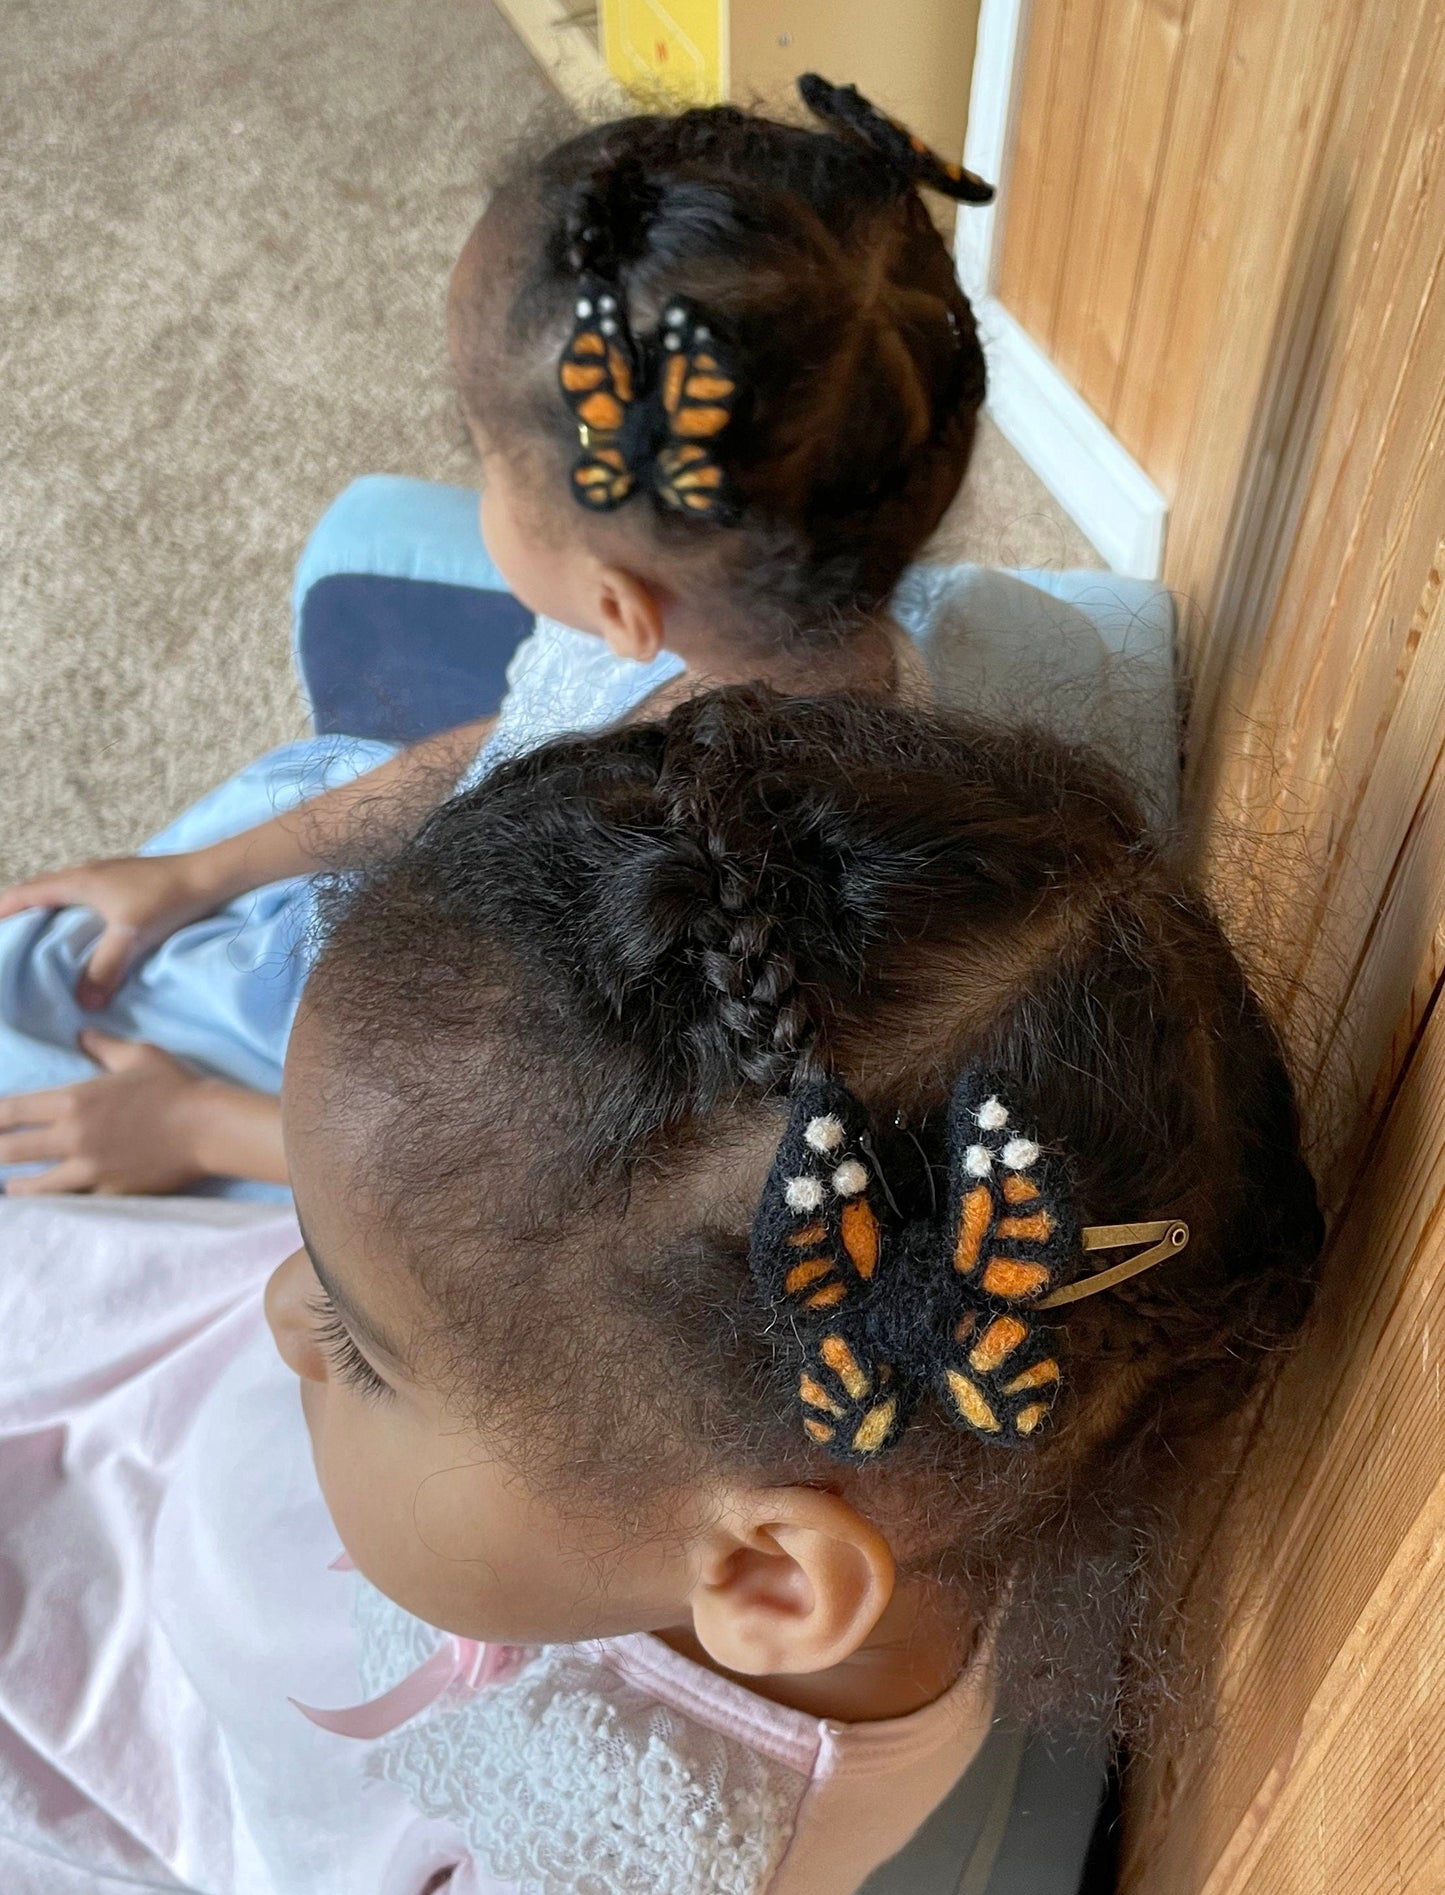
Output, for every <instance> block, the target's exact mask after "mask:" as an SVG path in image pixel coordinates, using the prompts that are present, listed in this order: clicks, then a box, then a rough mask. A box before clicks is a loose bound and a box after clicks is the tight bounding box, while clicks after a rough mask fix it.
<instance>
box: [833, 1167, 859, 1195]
mask: <svg viewBox="0 0 1445 1895" xmlns="http://www.w3.org/2000/svg"><path fill="white" fill-rule="evenodd" d="M867 1183H868V1168H867V1166H866V1165H860V1164H859V1162H858V1160H857V1159H856V1158H845V1159H844V1160H843V1162H842V1164H841V1165H839V1167H838V1169H837V1170H836V1171H835V1172H834V1173H833V1189H834V1190H835V1191H836V1192H837V1193H838V1196H839V1197H840V1198H856V1197H857V1195H858V1193H859V1192H860V1191H861V1190H863V1188H864V1186H865V1185H866V1184H867Z"/></svg>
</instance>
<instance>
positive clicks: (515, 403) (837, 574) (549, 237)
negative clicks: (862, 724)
mask: <svg viewBox="0 0 1445 1895" xmlns="http://www.w3.org/2000/svg"><path fill="white" fill-rule="evenodd" d="M488 232H492V233H495V234H496V236H497V242H498V246H499V253H500V254H502V255H504V256H505V259H506V267H505V269H504V270H503V271H501V272H500V273H499V272H497V271H496V270H495V269H494V268H492V267H490V266H487V267H484V265H483V263H482V261H481V258H480V253H479V261H478V266H477V269H476V271H475V272H474V275H475V279H476V289H475V292H474V294H475V296H476V298H477V307H476V309H475V310H473V312H472V314H471V315H470V316H467V315H465V313H464V317H463V320H462V322H461V324H460V325H459V327H460V329H461V331H462V333H463V334H464V336H465V338H466V340H465V343H464V345H463V346H462V347H461V349H460V350H459V359H458V370H459V374H460V379H461V384H462V394H463V399H464V401H465V402H466V404H467V405H468V407H469V408H470V409H471V411H472V412H473V413H474V414H475V415H476V416H477V417H478V418H479V420H480V421H481V423H482V424H483V426H484V428H485V430H486V432H487V434H488V436H489V437H491V438H494V439H497V438H499V439H500V440H501V441H502V442H503V443H504V444H505V442H506V441H507V439H508V438H509V437H511V438H513V439H518V440H520V439H522V438H526V439H529V440H531V441H533V442H537V443H544V444H547V446H548V447H549V449H550V453H549V454H547V455H545V456H543V457H542V458H541V459H540V460H539V463H538V465H539V473H538V475H537V478H538V479H540V480H543V481H545V482H546V483H547V484H548V486H549V488H550V489H551V490H552V491H555V493H556V494H557V495H558V496H559V497H564V498H565V495H566V490H567V482H568V468H569V467H570V465H571V462H572V459H573V458H574V457H575V454H576V451H577V430H576V426H575V423H574V418H573V416H572V415H571V413H570V412H569V410H568V408H567V406H566V404H565V403H564V402H563V401H562V400H560V399H559V397H558V390H557V364H558V361H559V359H560V357H561V354H562V351H563V349H564V347H565V345H566V342H567V338H568V335H569V333H570V330H571V326H572V323H573V321H574V320H575V312H576V307H577V300H578V295H579V290H580V289H581V288H582V286H583V285H586V284H589V283H590V282H591V281H593V280H599V281H605V282H607V283H608V284H610V285H613V286H615V289H616V293H617V295H618V297H619V300H620V302H621V304H622V307H623V309H624V310H625V313H626V316H627V318H628V321H629V323H630V325H631V328H632V330H633V331H634V333H636V334H638V335H642V334H644V333H650V332H652V331H654V330H655V328H656V326H657V324H658V322H659V320H660V317H661V314H662V312H663V311H664V310H665V309H666V307H667V306H668V304H669V302H670V301H672V300H674V299H683V300H685V301H686V302H687V303H688V304H689V305H691V306H695V307H696V308H698V309H699V310H701V311H703V312H705V314H706V319H707V321H708V322H709V323H715V326H716V328H717V331H718V334H719V335H720V336H721V337H725V338H726V341H727V345H728V360H729V363H730V365H731V370H732V372H733V373H734V374H735V376H736V381H737V385H738V390H739V398H738V404H737V409H736V412H735V413H734V415H733V416H732V418H731V421H730V423H729V427H728V431H727V436H726V440H725V441H724V442H723V443H722V445H721V447H720V450H719V460H720V463H721V465H722V468H723V472H724V474H725V476H726V480H727V484H728V488H729V492H730V495H731V496H732V497H733V500H734V502H735V504H733V505H731V506H730V507H729V508H728V509H727V512H726V516H725V518H724V517H723V516H721V515H716V516H708V517H705V518H702V517H695V516H694V517H690V516H688V515H687V514H685V513H682V512H680V511H679V510H678V509H676V508H675V507H674V508H669V507H668V506H667V505H665V504H664V503H663V501H662V500H661V499H660V498H659V497H658V496H657V495H656V494H652V495H650V496H648V497H643V498H640V499H639V501H638V502H637V503H636V506H637V507H638V509H639V510H640V509H641V508H648V509H649V510H650V526H651V530H652V531H653V532H654V533H655V534H656V535H657V537H658V540H659V542H660V545H661V546H662V548H663V549H664V551H666V550H669V549H671V550H675V551H676V552H677V553H678V554H679V555H684V556H686V557H687V559H688V560H689V562H690V563H689V565H688V569H687V570H688V575H689V577H688V583H689V586H690V588H691V589H692V590H693V591H694V592H695V593H697V594H698V595H700V597H701V598H702V601H703V602H704V603H705V604H706V606H707V608H708V610H709V612H710V614H711V615H712V616H713V617H714V618H715V620H716V621H717V622H719V623H722V624H726V625H728V626H729V628H730V629H732V630H734V631H735V632H737V633H738V635H740V636H741V637H743V638H745V639H747V640H748V641H749V642H751V643H752V644H754V645H772V646H776V645H777V644H779V643H786V642H788V641H789V640H792V639H795V638H802V639H803V640H805V641H806V640H808V639H810V638H811V639H816V640H821V639H832V638H835V637H836V636H838V635H839V633H840V632H842V631H846V630H847V629H848V628H849V626H850V625H852V624H854V623H857V622H859V621H860V620H866V619H868V618H871V617H873V616H875V615H876V614H877V613H878V611H879V610H881V609H882V608H883V607H884V605H885V604H886V601H887V600H888V598H889V596H890V595H891V593H892V591H893V589H894V587H895V586H896V584H897V582H898V579H899V578H900V576H901V574H902V572H903V570H904V568H905V567H906V566H907V565H908V563H909V562H910V561H911V560H912V559H913V558H914V556H915V555H916V554H917V552H918V551H919V549H920V547H921V546H922V544H923V543H924V541H925V540H926V539H927V537H928V536H929V534H930V533H931V532H932V531H933V529H934V527H935V526H936V524H937V523H938V521H939V519H940V518H941V517H942V515H943V513H944V511H945V509H946V508H947V506H948V504H949V502H950V501H951V500H952V498H953V496H954V494H955V493H956V491H957V489H958V486H959V484H960V482H961V480H962V478H963V475H964V471H965V469H966V467H967V464H968V460H969V457H970V454H971V452H972V446H973V439H974V432H975V428H976V424H977V416H978V411H979V408H980V406H981V404H982V401H983V397H984V392H985V371H984V361H983V354H982V351H981V348H980V346H979V341H978V335H977V330H976V327H975V324H974V318H973V313H972V310H971V308H970V306H969V303H968V300H967V298H966V297H965V296H964V294H963V292H962V290H961V289H960V287H959V284H958V281H957V277H956V275H955V272H954V268H953V263H952V259H951V256H950V254H949V251H948V248H947V246H946V245H945V243H944V242H943V239H942V238H941V236H940V235H939V232H938V230H937V229H936V227H935V226H934V224H933V222H932V219H931V217H930V216H929V213H928V211H927V209H926V208H925V206H924V203H923V201H922V199H921V197H920V196H919V193H918V191H917V190H916V189H915V188H914V187H913V184H912V182H911V181H910V180H909V179H908V178H907V177H906V176H904V175H903V174H902V173H901V172H900V170H899V168H898V166H897V165H896V164H894V163H892V162H890V161H889V160H888V159H887V158H886V157H885V156H884V155H883V154H882V153H881V152H880V151H878V150H877V149H875V148H873V147H872V146H870V145H869V144H868V143H867V142H866V141H865V140H862V139H860V138H858V137H856V136H854V135H853V134H852V133H851V132H846V131H834V130H829V129H814V128H804V127H802V126H798V125H788V124H782V123H779V122H776V121H774V120H771V119H767V118H764V117H761V116H758V115H756V114H752V113H748V112H744V111H741V110H739V109H738V108H737V107H733V106H719V107H710V108H697V109H694V110H691V111H687V112H683V113H681V114H678V115H677V116H664V115H643V116H638V117H633V118H627V119H621V120H617V121H615V122H613V123H610V124H606V125H603V126H600V127H597V128H594V129H592V130H589V131H585V132H583V133H580V134H579V135H578V136H576V137H574V138H572V139H569V140H568V141H566V142H565V143H563V144H561V145H559V146H557V147H555V148H554V149H552V150H551V151H548V152H546V153H545V154H544V155H542V156H541V158H540V159H537V160H534V161H533V162H531V163H529V164H526V165H524V166H522V167H521V168H519V169H518V170H517V171H516V172H515V173H514V174H513V175H512V176H511V177H510V178H509V179H507V180H506V181H504V182H503V184H502V185H501V186H500V187H499V189H498V191H497V193H496V196H495V198H494V201H493V206H492V209H491V210H490V211H489V213H488V216H487V218H486V219H485V220H484V222H483V226H482V227H480V234H479V237H478V239H477V241H478V242H479V243H485V242H486V241H487V233H488ZM634 517H635V516H634ZM700 559H705V560H707V561H710V562H711V564H706V563H704V564H701V565H700V564H699V563H698V562H699V560H700Z"/></svg>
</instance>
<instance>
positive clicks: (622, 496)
mask: <svg viewBox="0 0 1445 1895" xmlns="http://www.w3.org/2000/svg"><path fill="white" fill-rule="evenodd" d="M557 380H558V382H559V384H560V385H561V389H562V395H563V398H564V400H565V401H566V403H567V405H568V407H569V408H570V409H571V410H572V412H573V414H574V415H575V416H576V417H577V431H578V434H579V436H580V439H581V442H582V452H581V454H580V455H579V457H578V459H577V461H576V462H575V463H574V465H573V468H572V492H573V494H574V495H575V496H576V498H577V499H578V500H580V501H581V503H582V505H583V506H584V507H591V508H592V509H593V510H594V511H595V512H599V513H606V512H610V511H611V510H612V509H613V508H614V507H620V506H621V505H622V503H623V501H624V500H626V499H627V498H628V497H629V496H630V495H631V494H632V493H633V492H634V490H635V489H636V486H637V479H636V476H635V475H634V474H633V472H632V470H631V468H630V467H629V466H628V464H627V458H626V456H625V454H624V453H623V451H622V431H623V428H624V426H625V425H626V422H627V416H628V411H629V410H630V408H631V407H632V405H633V403H634V402H635V401H636V399H637V393H636V384H637V376H636V371H635V366H634V363H633V356H632V348H631V345H630V343H629V340H628V337H627V335H626V332H625V329H624V327H623V324H622V318H621V315H620V312H619V310H618V305H617V299H616V298H615V297H614V296H612V295H610V294H608V293H606V292H601V293H598V294H595V295H587V296H581V297H579V298H578V300H577V321H576V325H575V327H574V328H573V331H572V334H571V336H570V338H569V339H568V342H567V346H566V348H565V349H564V350H563V351H562V359H561V361H560V362H559V363H558V366H557Z"/></svg>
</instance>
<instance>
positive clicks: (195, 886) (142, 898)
mask: <svg viewBox="0 0 1445 1895" xmlns="http://www.w3.org/2000/svg"><path fill="white" fill-rule="evenodd" d="M204 860H205V858H204V856H202V855H129V856H116V857H114V858H112V859H111V860H109V861H101V862H82V863H80V864H79V865H78V867H76V868H73V869H58V870H57V871H56V872H55V873H54V874H53V875H37V876H36V877H35V878H34V880H33V881H29V882H18V883H17V884H16V885H15V887H14V888H10V889H7V890H6V891H5V892H4V894H0V921H3V920H4V919H5V917H6V916H7V915H18V914H19V913H20V912H21V911H22V910H23V909H26V908H89V909H91V910H92V911H93V912H94V913H95V914H97V915H99V916H100V918H101V920H102V921H103V922H104V923H105V929H104V931H103V933H102V934H101V937H100V939H99V940H98V941H97V942H96V944H95V946H94V948H93V949H92V950H91V955H90V960H89V961H88V962H87V963H86V968H85V972H84V973H83V974H82V975H81V977H80V982H79V985H78V986H77V988H76V998H77V1000H79V1002H80V1004H81V1006H82V1007H87V1008H90V1009H91V1010H94V1009H95V1008H97V1007H103V1006H104V1005H105V1004H106V1002H107V1001H108V1000H109V999H110V998H111V997H112V995H113V994H114V993H115V992H116V990H117V988H118V987H119V986H120V984H121V982H122V981H123V980H124V979H125V977H126V975H127V974H128V973H129V972H130V970H131V968H132V967H134V966H135V964H136V962H137V961H138V960H140V959H141V958H142V957H143V956H144V955H146V954H149V953H150V951H151V949H152V948H154V947H159V946H160V944H161V942H162V941H164V940H165V939H166V937H167V936H168V935H172V934H174V933H175V931H176V929H177V928H183V927H184V926H185V925H186V923H187V922H189V921H198V920H199V919H200V918H201V916H202V915H208V914H211V913H213V912H214V910H215V909H216V908H218V907H220V905H221V902H222V901H223V900H224V899H225V896H224V893H223V892H222V891H220V890H218V889H217V888H216V887H215V886H214V884H213V883H212V882H211V880H210V878H209V877H208V876H206V875H205V874H204V873H203V866H202V865H203V863H204Z"/></svg>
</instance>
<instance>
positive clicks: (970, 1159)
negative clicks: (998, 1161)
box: [963, 1145, 993, 1178]
mask: <svg viewBox="0 0 1445 1895" xmlns="http://www.w3.org/2000/svg"><path fill="white" fill-rule="evenodd" d="M963 1168H964V1170H965V1171H966V1172H967V1173H968V1175H969V1177H970V1178H986V1177H987V1176H988V1174H989V1173H990V1172H991V1171H992V1170H993V1154H992V1153H991V1152H990V1151H989V1148H988V1146H987V1145H970V1146H969V1148H968V1150H967V1151H966V1152H965V1153H964V1154H963Z"/></svg>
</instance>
